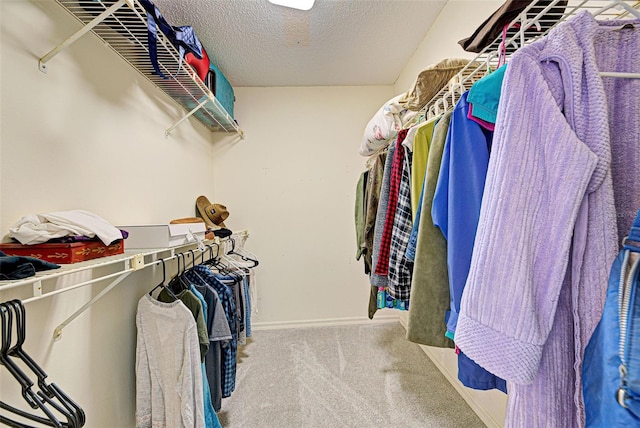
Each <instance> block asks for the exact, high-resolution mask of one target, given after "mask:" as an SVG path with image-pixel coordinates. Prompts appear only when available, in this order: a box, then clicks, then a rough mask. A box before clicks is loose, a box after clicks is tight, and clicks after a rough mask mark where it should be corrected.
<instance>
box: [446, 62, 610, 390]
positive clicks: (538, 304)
mask: <svg viewBox="0 0 640 428" xmlns="http://www.w3.org/2000/svg"><path fill="white" fill-rule="evenodd" d="M518 54H520V55H518ZM597 160H598V159H597V156H596V155H595V154H594V153H593V152H591V151H590V150H589V148H588V147H587V146H586V145H584V144H583V143H582V142H581V141H580V139H579V138H578V137H577V136H576V135H575V133H574V132H573V130H572V129H571V127H570V126H569V124H568V123H567V119H566V118H565V117H564V115H563V113H562V111H561V109H560V108H559V107H558V103H557V102H556V100H555V98H554V97H553V95H552V93H551V91H550V90H549V86H548V85H547V83H546V81H545V79H544V77H543V74H542V70H541V65H540V63H539V61H538V60H537V59H535V58H533V57H532V56H530V53H529V52H528V51H524V50H521V51H519V52H517V53H516V54H514V56H513V57H512V59H511V62H510V63H509V67H508V68H507V71H506V76H505V80H504V83H503V95H502V98H501V101H500V106H499V109H498V120H497V123H496V133H495V135H494V141H493V146H492V150H491V157H490V160H489V167H488V172H487V180H486V185H485V192H484V195H483V199H482V208H481V212H480V219H479V224H478V230H477V234H476V240H475V246H474V250H473V256H472V262H471V267H470V271H469V277H468V279H467V282H466V286H465V291H464V293H463V296H462V303H461V307H460V316H459V319H458V325H457V330H456V336H455V338H456V344H457V345H458V346H459V347H460V349H462V351H463V352H464V353H465V354H467V355H468V356H469V357H470V358H472V359H473V360H474V361H476V362H477V363H478V364H479V365H481V366H482V367H484V368H486V369H487V370H489V371H490V372H492V373H494V374H496V375H498V376H500V377H502V378H504V379H506V380H509V381H513V382H515V383H518V384H528V383H531V382H532V381H533V379H534V377H535V375H536V373H537V371H538V366H539V363H540V358H541V355H542V349H543V346H544V344H545V342H546V340H547V337H548V334H549V331H550V329H551V326H552V323H553V320H554V316H555V311H556V307H557V303H558V298H559V294H560V288H561V286H562V283H563V281H564V279H565V274H566V270H567V266H568V259H569V251H570V246H571V239H572V234H573V228H574V224H575V221H576V217H577V213H578V210H579V207H580V204H581V202H582V200H583V198H584V197H585V193H586V189H587V185H588V183H589V180H590V178H591V175H592V174H593V171H594V169H595V165H596V163H597Z"/></svg>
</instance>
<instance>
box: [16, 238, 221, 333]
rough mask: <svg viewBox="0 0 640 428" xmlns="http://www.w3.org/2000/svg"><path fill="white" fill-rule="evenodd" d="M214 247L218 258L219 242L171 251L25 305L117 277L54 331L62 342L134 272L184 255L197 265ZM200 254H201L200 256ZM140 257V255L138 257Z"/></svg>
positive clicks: (33, 298)
mask: <svg viewBox="0 0 640 428" xmlns="http://www.w3.org/2000/svg"><path fill="white" fill-rule="evenodd" d="M213 245H216V246H217V247H218V248H217V251H216V255H215V257H218V255H219V253H220V247H221V246H220V244H219V243H218V242H213V243H211V244H205V248H204V249H199V248H195V249H189V250H185V251H181V252H179V253H178V254H176V253H175V251H174V249H171V252H172V255H171V256H169V257H163V258H161V259H157V260H153V261H151V262H149V263H144V262H143V264H141V265H139V266H136V267H129V268H127V269H125V270H123V271H119V272H115V273H112V274H110V275H106V276H103V277H100V278H95V279H92V280H89V281H84V282H82V283H79V284H76V285H74V286H71V287H66V288H64V289H61V290H56V291H54V292H51V293H48V294H45V295H42V296H36V297H32V298H30V299H27V300H24V301H23V303H24V304H26V303H29V302H32V301H35V300H40V299H42V298H44V297H48V296H50V295H54V294H58V293H62V292H65V291H70V290H74V289H76V288H79V287H83V286H85V285H88V284H92V283H94V282H98V281H102V280H104V279H108V278H113V277H116V276H117V278H116V279H115V280H114V281H112V282H111V283H110V284H109V285H107V286H106V287H105V288H103V289H102V290H101V291H100V292H99V293H98V294H96V295H95V296H94V297H93V298H92V299H91V300H89V301H88V302H87V303H85V304H84V305H82V306H81V307H80V308H79V309H78V310H77V311H75V312H74V313H73V314H71V315H70V316H69V317H68V318H67V319H65V320H64V321H63V322H61V323H60V324H59V325H58V326H57V327H56V328H55V329H54V330H53V339H54V340H60V338H61V337H62V330H63V329H64V328H65V327H66V326H67V325H69V324H70V323H71V322H72V321H73V320H75V319H76V318H78V317H79V316H80V315H81V314H82V313H84V312H85V311H86V310H87V309H89V308H90V307H91V306H93V305H94V304H95V303H97V302H98V300H100V299H102V298H103V297H104V296H105V295H106V294H107V293H109V292H110V291H111V290H113V289H114V288H115V287H116V286H117V285H118V284H120V283H121V282H122V281H123V280H124V279H126V278H127V277H128V276H129V275H131V274H132V273H133V272H135V271H138V270H142V269H144V268H147V267H149V266H155V265H158V264H160V263H163V264H164V263H166V262H167V261H169V260H177V258H178V257H181V256H182V255H184V254H187V255H188V254H191V255H192V257H193V262H194V265H195V260H196V258H197V257H198V255H200V254H202V255H203V259H204V254H205V253H206V252H211V254H213ZM198 253H199V254H198ZM157 254H158V253H151V254H147V255H157ZM137 256H139V255H137ZM135 257H136V256H133V257H132V259H135Z"/></svg>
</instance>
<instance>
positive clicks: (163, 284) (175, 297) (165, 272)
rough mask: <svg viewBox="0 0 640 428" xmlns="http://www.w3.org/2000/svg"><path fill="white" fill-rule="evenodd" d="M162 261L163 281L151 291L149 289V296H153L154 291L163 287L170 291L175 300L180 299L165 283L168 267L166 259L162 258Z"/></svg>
mask: <svg viewBox="0 0 640 428" xmlns="http://www.w3.org/2000/svg"><path fill="white" fill-rule="evenodd" d="M160 262H161V263H162V281H161V282H160V284H158V285H156V286H155V287H153V288H152V289H151V291H149V296H153V292H154V291H156V290H157V289H158V288H162V289H164V290H167V293H169V294H170V295H171V297H173V298H174V299H175V300H178V296H176V295H175V294H174V292H173V291H172V290H171V289H170V288H169V287H167V286H166V285H165V281H166V280H167V268H166V266H165V264H164V259H160Z"/></svg>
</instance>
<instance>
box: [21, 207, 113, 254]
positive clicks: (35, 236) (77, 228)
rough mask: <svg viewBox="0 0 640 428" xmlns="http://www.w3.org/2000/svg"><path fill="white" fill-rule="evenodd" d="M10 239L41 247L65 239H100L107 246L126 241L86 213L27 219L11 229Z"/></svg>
mask: <svg viewBox="0 0 640 428" xmlns="http://www.w3.org/2000/svg"><path fill="white" fill-rule="evenodd" d="M9 236H10V237H11V238H13V239H15V240H17V241H19V242H20V243H21V244H25V245H33V244H41V243H43V242H47V241H49V240H51V239H54V238H61V237H65V236H87V237H89V238H93V237H94V236H97V237H98V238H100V240H101V241H102V242H103V243H104V244H105V245H110V244H111V243H113V242H114V241H117V240H119V239H122V238H123V235H122V231H120V230H119V229H118V228H116V227H115V226H113V225H112V224H111V223H109V222H108V221H106V220H105V219H103V218H102V217H100V216H99V215H97V214H94V213H92V212H89V211H85V210H71V211H58V212H52V213H45V214H31V215H27V216H25V217H23V218H21V219H20V220H19V221H18V222H17V223H16V224H14V225H13V226H11V227H10V228H9Z"/></svg>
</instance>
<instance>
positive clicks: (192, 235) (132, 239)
mask: <svg viewBox="0 0 640 428" xmlns="http://www.w3.org/2000/svg"><path fill="white" fill-rule="evenodd" d="M118 229H123V230H126V231H127V232H129V237H127V239H126V241H127V249H132V248H167V247H177V246H180V245H187V244H195V243H196V237H197V239H200V240H202V241H204V233H205V231H206V227H205V224H204V223H180V224H159V225H144V226H118Z"/></svg>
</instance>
